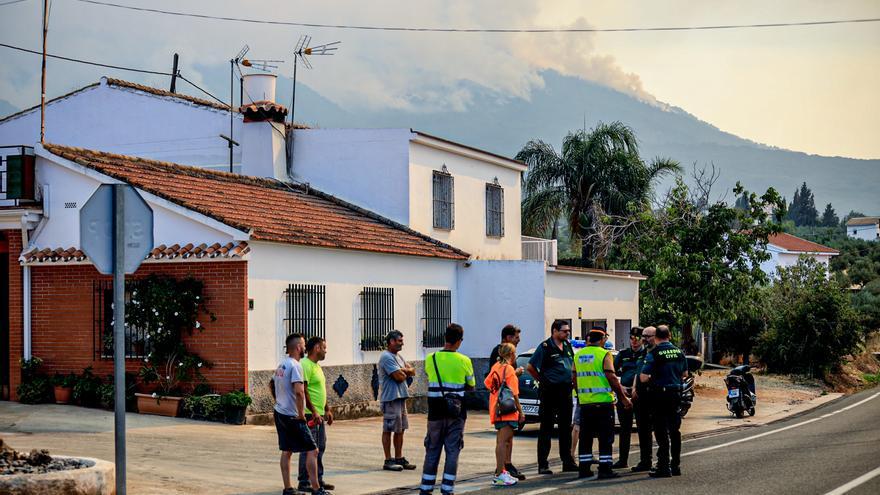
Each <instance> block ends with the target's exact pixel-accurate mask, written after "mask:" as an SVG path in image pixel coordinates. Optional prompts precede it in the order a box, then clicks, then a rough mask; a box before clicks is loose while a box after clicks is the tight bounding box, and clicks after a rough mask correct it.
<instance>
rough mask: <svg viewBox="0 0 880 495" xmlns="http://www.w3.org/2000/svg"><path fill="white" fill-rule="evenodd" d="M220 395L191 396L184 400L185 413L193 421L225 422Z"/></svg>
mask: <svg viewBox="0 0 880 495" xmlns="http://www.w3.org/2000/svg"><path fill="white" fill-rule="evenodd" d="M220 401H221V398H220V395H217V394H207V395H190V396H189V397H186V398H185V399H183V412H184V414H186V415H187V416H189V417H190V418H192V419H206V420H208V421H223V406H222V405H221V403H220Z"/></svg>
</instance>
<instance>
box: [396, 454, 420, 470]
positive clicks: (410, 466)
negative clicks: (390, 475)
mask: <svg viewBox="0 0 880 495" xmlns="http://www.w3.org/2000/svg"><path fill="white" fill-rule="evenodd" d="M392 460H393V461H394V462H396V463H397V465H398V466H400V467H402V468H403V469H407V470H412V469H415V468H416V465H415V464H410V463H409V461H408V460H406V457H400V458H397V459H392Z"/></svg>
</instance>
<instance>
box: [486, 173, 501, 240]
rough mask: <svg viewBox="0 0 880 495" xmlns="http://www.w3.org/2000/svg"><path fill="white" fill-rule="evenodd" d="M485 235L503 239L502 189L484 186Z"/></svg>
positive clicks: (490, 185) (492, 185) (488, 185)
mask: <svg viewBox="0 0 880 495" xmlns="http://www.w3.org/2000/svg"><path fill="white" fill-rule="evenodd" d="M486 235H487V236H489V237H504V189H502V188H501V186H499V185H496V184H486Z"/></svg>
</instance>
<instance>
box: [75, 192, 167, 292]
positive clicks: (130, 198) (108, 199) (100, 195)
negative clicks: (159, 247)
mask: <svg viewBox="0 0 880 495" xmlns="http://www.w3.org/2000/svg"><path fill="white" fill-rule="evenodd" d="M114 187H117V188H118V190H121V191H122V193H123V194H124V198H125V212H124V215H123V216H124V218H125V230H124V234H125V273H134V272H135V270H137V268H138V266H140V264H141V262H143V261H144V258H146V256H147V254H148V253H149V252H150V250H152V249H153V210H151V209H150V207H149V205H147V202H146V201H144V199H143V198H142V197H141V195H140V194H138V193H137V191H135V189H134V188H133V187H131V186H129V185H123V186H114V185H111V184H103V185H101V186H99V187H98V189H97V190H96V191H95V193H94V194H92V197H91V198H89V200H88V201H87V202H86V204H85V205H83V207H82V209H81V210H80V212H79V239H80V246H81V247H82V250H83V252H85V253H86V255H88V257H89V259H91V260H92V263H94V265H95V267H96V268H97V269H98V271H99V272H101V273H103V274H105V275H110V274H112V273H113V192H114V191H113V190H114Z"/></svg>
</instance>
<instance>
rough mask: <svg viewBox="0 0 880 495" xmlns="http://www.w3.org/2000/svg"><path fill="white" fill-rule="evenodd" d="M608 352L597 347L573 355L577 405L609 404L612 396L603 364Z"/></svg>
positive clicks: (588, 347) (612, 399)
mask: <svg viewBox="0 0 880 495" xmlns="http://www.w3.org/2000/svg"><path fill="white" fill-rule="evenodd" d="M607 354H608V351H606V350H605V349H603V348H601V347H597V346H587V347H584V348H583V349H581V350H579V351H578V352H577V354H575V355H574V370H575V373H576V375H577V397H578V404H602V403H608V404H611V403H613V402H614V395H613V394H612V393H611V384H610V383H608V378H606V377H605V370H604V368H603V363H604V361H605V356H606V355H607Z"/></svg>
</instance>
